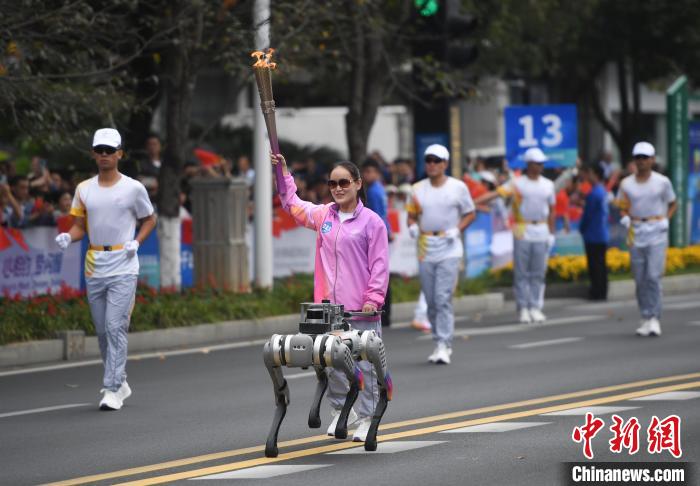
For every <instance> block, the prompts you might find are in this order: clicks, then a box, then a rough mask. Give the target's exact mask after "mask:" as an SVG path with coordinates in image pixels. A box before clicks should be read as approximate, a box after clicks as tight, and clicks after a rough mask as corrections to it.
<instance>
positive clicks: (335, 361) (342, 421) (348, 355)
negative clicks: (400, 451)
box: [326, 336, 364, 439]
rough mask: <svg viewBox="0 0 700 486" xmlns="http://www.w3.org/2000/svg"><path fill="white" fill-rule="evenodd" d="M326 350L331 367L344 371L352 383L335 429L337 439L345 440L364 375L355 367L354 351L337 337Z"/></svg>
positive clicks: (362, 386) (328, 344)
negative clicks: (349, 418)
mask: <svg viewBox="0 0 700 486" xmlns="http://www.w3.org/2000/svg"><path fill="white" fill-rule="evenodd" d="M326 349H327V350H329V351H330V355H329V356H327V359H328V358H330V360H329V361H327V362H330V366H332V367H333V368H335V369H336V370H339V371H342V372H343V373H344V374H345V377H346V378H347V379H348V382H349V383H350V389H349V390H348V394H347V395H346V396H345V404H344V405H343V409H342V410H341V411H340V417H338V424H337V425H336V427H335V438H336V439H345V438H346V437H347V436H348V416H349V415H350V410H351V409H352V406H353V405H354V404H355V401H356V400H357V396H358V395H359V394H360V390H362V389H363V388H364V375H363V374H362V372H361V371H360V369H359V368H358V367H357V366H356V365H355V360H354V359H353V357H352V349H351V348H350V347H349V346H347V345H346V344H345V343H343V342H342V341H341V339H340V338H339V337H337V336H334V337H333V338H332V341H331V342H330V343H327V344H326Z"/></svg>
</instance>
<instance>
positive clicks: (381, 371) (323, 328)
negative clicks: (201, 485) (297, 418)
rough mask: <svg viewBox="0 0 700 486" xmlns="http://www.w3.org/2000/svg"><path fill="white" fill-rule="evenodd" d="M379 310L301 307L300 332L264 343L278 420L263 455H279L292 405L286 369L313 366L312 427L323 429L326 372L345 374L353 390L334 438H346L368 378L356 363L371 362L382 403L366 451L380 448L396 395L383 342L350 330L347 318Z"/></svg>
mask: <svg viewBox="0 0 700 486" xmlns="http://www.w3.org/2000/svg"><path fill="white" fill-rule="evenodd" d="M376 315H377V313H376V312H371V313H363V312H345V311H344V308H343V306H342V305H336V304H331V303H330V301H327V300H324V301H323V302H322V303H321V304H316V303H303V304H301V322H300V323H299V333H298V334H287V335H280V334H274V335H273V336H272V337H271V338H270V340H269V341H268V342H267V343H265V347H264V348H263V358H264V361H265V367H266V368H267V371H268V372H269V373H270V377H271V378H272V385H273V387H274V393H275V404H276V408H275V418H274V420H273V422H272V427H271V428H270V433H269V434H268V436H267V443H266V444H265V456H267V457H277V454H278V452H279V451H278V449H277V434H278V433H279V429H280V425H282V420H283V419H284V416H285V414H286V413H287V405H288V404H289V386H288V384H287V380H285V379H284V375H283V373H282V366H287V367H289V368H303V369H306V368H308V367H309V366H313V368H314V370H315V371H316V378H317V379H318V384H317V386H316V393H315V395H314V398H313V401H312V403H311V411H310V412H309V427H311V428H312V429H316V428H319V427H320V426H321V417H320V413H319V412H320V408H321V399H322V398H323V394H324V393H325V392H326V388H327V387H328V376H327V375H326V372H325V368H329V367H330V368H335V369H336V370H339V371H341V372H343V373H344V374H345V376H346V377H347V379H348V382H349V383H350V390H349V391H348V394H347V396H346V398H345V405H344V406H343V409H342V410H341V412H340V416H339V417H338V424H337V426H336V428H335V437H336V438H337V439H345V438H346V437H347V435H348V426H347V422H348V415H349V413H350V409H351V408H352V406H353V404H354V403H355V400H356V399H357V395H358V394H359V392H360V390H362V389H363V388H364V377H363V374H362V372H361V371H360V369H359V368H358V367H357V365H356V362H357V361H360V360H366V361H369V362H370V363H372V364H373V365H374V368H375V370H376V372H377V383H378V385H379V402H378V403H377V407H376V408H375V410H374V416H373V417H372V422H371V425H370V428H369V431H368V432H367V438H366V440H365V450H366V451H375V450H377V429H378V427H379V422H380V421H381V420H382V416H383V415H384V412H385V410H386V407H387V404H388V402H389V400H391V395H392V391H393V385H392V382H391V377H390V376H389V372H388V370H387V363H386V352H385V350H384V342H383V341H382V340H381V338H380V337H379V336H377V333H376V332H374V331H357V330H352V329H351V327H350V324H349V323H348V322H347V320H346V318H349V317H373V316H376Z"/></svg>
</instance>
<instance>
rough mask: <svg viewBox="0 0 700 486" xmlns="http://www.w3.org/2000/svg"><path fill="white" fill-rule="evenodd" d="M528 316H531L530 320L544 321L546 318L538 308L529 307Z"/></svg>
mask: <svg viewBox="0 0 700 486" xmlns="http://www.w3.org/2000/svg"><path fill="white" fill-rule="evenodd" d="M530 317H531V318H532V322H544V321H546V320H547V316H545V315H544V314H543V313H542V311H541V310H539V309H530Z"/></svg>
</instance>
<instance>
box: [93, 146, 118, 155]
mask: <svg viewBox="0 0 700 486" xmlns="http://www.w3.org/2000/svg"><path fill="white" fill-rule="evenodd" d="M92 151H93V152H95V153H96V154H99V155H112V154H113V153H115V152H116V151H117V149H116V148H114V147H110V146H109V145H98V146H96V147H92Z"/></svg>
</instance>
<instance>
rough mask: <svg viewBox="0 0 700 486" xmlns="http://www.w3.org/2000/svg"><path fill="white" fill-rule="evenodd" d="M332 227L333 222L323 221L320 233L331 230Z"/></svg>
mask: <svg viewBox="0 0 700 486" xmlns="http://www.w3.org/2000/svg"><path fill="white" fill-rule="evenodd" d="M332 227H333V223H331V222H330V221H326V222H325V223H323V226H321V233H323V234H326V233H330V232H331V228H332Z"/></svg>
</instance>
